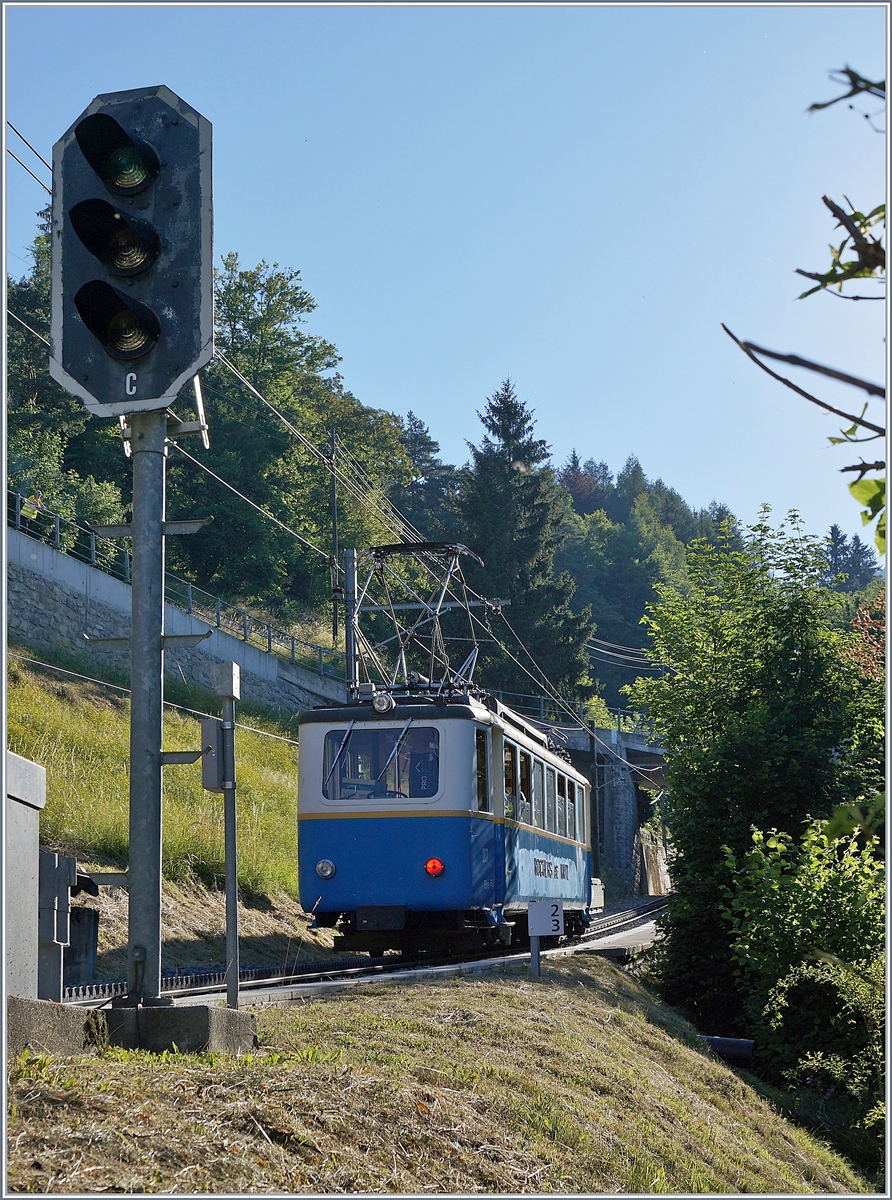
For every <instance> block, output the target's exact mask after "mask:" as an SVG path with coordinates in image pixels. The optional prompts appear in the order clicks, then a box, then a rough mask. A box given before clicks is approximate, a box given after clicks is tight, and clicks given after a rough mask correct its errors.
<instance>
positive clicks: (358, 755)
mask: <svg viewBox="0 0 892 1200" xmlns="http://www.w3.org/2000/svg"><path fill="white" fill-rule="evenodd" d="M380 695H381V693H379V696H380ZM376 707H377V708H378V709H380V711H376ZM300 743H301V752H300V768H299V795H298V820H299V826H298V856H299V879H300V898H301V903H302V905H303V907H304V909H305V910H306V911H307V912H312V913H313V914H314V916H315V919H316V923H317V924H319V925H326V926H335V925H336V926H337V927H338V934H339V936H338V937H337V939H336V945H338V946H339V947H340V948H342V949H364V950H372V951H380V950H385V949H403V950H412V949H443V950H459V949H468V948H473V947H478V946H485V945H488V944H494V943H497V942H502V943H507V944H510V943H511V942H516V941H523V940H525V939H526V936H527V933H526V911H527V905H528V903H529V902H530V901H531V900H541V899H548V898H556V899H560V900H562V901H563V905H564V913H565V928H566V929H567V932H568V933H573V932H577V931H579V930H581V929H582V928H583V927H584V926H585V925H586V924H587V923H588V920H589V903H590V897H591V853H590V843H589V838H590V819H589V788H588V783H587V781H586V780H585V778H584V777H583V776H582V775H581V774H579V773H578V772H577V771H576V770H574V768H573V767H572V766H571V765H570V763H569V762H567V761H564V760H563V759H562V758H561V757H559V756H558V755H557V754H555V753H554V752H553V751H552V750H551V749H549V746H548V743H547V739H546V738H545V736H544V735H543V734H542V733H541V732H540V731H539V730H538V729H536V728H535V727H534V726H533V725H531V724H530V723H529V722H527V721H525V720H523V718H521V717H519V716H518V715H517V714H515V713H513V712H511V710H510V709H507V708H505V707H504V706H503V705H501V704H499V703H498V702H497V701H495V700H492V699H489V698H487V699H486V703H483V702H482V701H481V699H479V698H476V697H474V696H470V695H465V696H458V697H453V698H452V699H450V700H449V701H446V702H442V701H438V700H437V699H436V697H431V696H430V695H414V696H413V695H405V696H399V695H398V696H396V697H394V696H391V695H388V696H387V697H386V699H384V700H383V701H379V703H378V705H377V706H373V704H372V703H371V702H370V700H367V701H365V702H354V703H351V704H346V705H341V706H337V707H332V708H320V709H314V710H312V711H309V712H306V713H304V714H303V716H302V718H301V733H300Z"/></svg>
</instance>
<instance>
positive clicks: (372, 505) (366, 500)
mask: <svg viewBox="0 0 892 1200" xmlns="http://www.w3.org/2000/svg"><path fill="white" fill-rule="evenodd" d="M216 358H217V359H218V361H219V362H221V363H222V364H223V366H224V367H226V368H227V369H228V370H229V371H231V372H232V374H233V375H234V376H235V377H236V379H238V380H239V381H240V382H241V383H242V384H243V385H244V386H245V387H246V388H248V390H249V391H250V392H251V393H252V394H253V395H255V396H256V397H257V399H258V400H260V401H261V403H263V404H264V405H266V407H267V408H268V409H269V410H270V412H271V413H273V414H274V416H276V417H277V418H278V419H279V420H280V421H281V422H282V424H283V425H284V426H285V428H286V429H288V430H289V432H290V433H292V434H293V435H294V437H296V438H297V440H298V441H299V442H300V443H301V445H302V446H303V447H304V448H305V449H306V450H308V451H309V452H310V453H311V454H313V455H314V456H315V457H316V458H317V459H318V460H319V461H320V462H322V463H323V464H324V465H325V466H326V468H327V469H328V470H331V471H333V472H334V473H335V477H336V478H337V479H338V480H339V482H341V483H342V484H343V485H344V486H345V487H346V488H347V489H348V491H349V492H350V493H351V494H352V495H353V496H354V497H355V498H356V499H357V500H358V501H359V502H360V503H361V504H362V505H364V506H365V507H366V508H367V509H368V510H369V511H370V512H372V513H373V515H377V516H378V517H379V519H381V520H382V521H383V522H384V524H385V525H386V526H387V527H388V528H389V529H390V530H391V531H392V532H394V533H396V534H397V536H399V537H402V536H403V529H402V527H401V523H400V522H399V521H397V520H395V519H394V515H393V514H392V513H391V512H387V511H385V510H384V509H382V507H381V506H380V505H379V504H378V503H377V502H376V501H375V500H374V499H373V498H370V497H368V496H367V495H364V494H363V493H362V491H361V490H360V489H359V488H358V487H357V485H356V484H355V483H354V482H353V480H352V479H351V478H350V476H349V475H348V474H347V473H346V472H345V471H343V470H341V469H340V468H339V467H338V465H337V463H334V464H333V463H332V462H331V459H330V457H329V455H327V454H326V453H325V452H324V451H323V450H321V449H320V448H319V447H318V446H316V445H315V444H314V443H313V442H312V441H311V440H310V438H308V437H307V436H306V434H305V433H303V432H302V431H301V430H300V429H298V428H297V426H296V425H295V424H294V423H293V422H292V421H290V420H289V419H288V418H287V417H286V416H285V414H284V413H282V412H281V411H280V410H279V409H278V408H276V406H275V405H274V404H272V403H271V402H270V401H269V400H267V398H266V396H264V395H263V393H262V392H260V391H259V390H258V389H257V388H256V387H255V386H254V384H253V383H251V382H250V380H248V379H246V378H245V376H244V375H243V374H242V373H241V371H240V370H239V369H238V367H236V366H235V365H234V364H233V363H232V362H230V361H229V359H228V358H227V357H226V355H225V354H222V353H221V352H220V351H218V352H217V354H216ZM418 540H421V539H420V538H419V539H418Z"/></svg>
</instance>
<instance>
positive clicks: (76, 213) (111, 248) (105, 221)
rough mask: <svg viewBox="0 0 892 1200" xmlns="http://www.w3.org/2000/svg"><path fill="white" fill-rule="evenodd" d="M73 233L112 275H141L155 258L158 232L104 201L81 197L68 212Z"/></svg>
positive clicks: (144, 222) (157, 246)
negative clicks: (126, 215)
mask: <svg viewBox="0 0 892 1200" xmlns="http://www.w3.org/2000/svg"><path fill="white" fill-rule="evenodd" d="M68 215H69V217H70V218H71V225H72V228H73V229H74V232H75V233H76V234H77V236H78V237H79V238H80V240H81V241H82V242H83V243H84V245H85V246H86V247H87V249H88V250H89V251H90V253H91V254H93V255H95V256H96V258H98V259H99V261H100V262H101V263H103V264H104V266H106V267H108V269H109V270H110V271H111V272H112V273H113V274H114V275H122V276H129V275H141V274H142V272H143V271H147V270H148V269H149V267H150V266H151V265H152V264H153V263H154V261H155V259H156V258H157V257H158V249H159V244H158V234H157V233H156V232H155V230H154V229H153V228H152V226H151V225H149V224H148V223H147V222H146V221H138V220H136V219H135V218H133V217H125V216H124V215H123V213H119V212H118V210H117V209H115V208H112V206H111V205H110V204H109V203H107V201H105V200H82V201H81V202H80V204H75V206H74V208H72V210H71V212H70V213H69V214H68Z"/></svg>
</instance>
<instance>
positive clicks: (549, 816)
mask: <svg viewBox="0 0 892 1200" xmlns="http://www.w3.org/2000/svg"><path fill="white" fill-rule="evenodd" d="M554 816H555V814H554V770H553V769H552V768H551V767H546V769H545V828H546V829H547V830H548V831H549V833H554V832H555V820H554Z"/></svg>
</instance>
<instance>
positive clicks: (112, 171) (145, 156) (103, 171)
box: [74, 113, 161, 196]
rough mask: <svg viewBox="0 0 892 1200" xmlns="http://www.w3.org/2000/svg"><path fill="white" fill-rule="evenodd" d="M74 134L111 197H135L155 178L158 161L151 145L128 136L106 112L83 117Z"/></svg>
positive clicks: (159, 164) (159, 167) (149, 185)
mask: <svg viewBox="0 0 892 1200" xmlns="http://www.w3.org/2000/svg"><path fill="white" fill-rule="evenodd" d="M74 136H75V137H76V138H77V144H78V145H79V146H80V148H81V150H82V151H83V154H84V158H85V159H86V160H87V162H88V163H89V164H90V166H91V167H92V168H93V170H94V171H95V172H96V174H97V175H98V176H99V178H100V179H101V180H102V182H103V183H104V184H105V186H106V187H107V188H108V190H109V191H110V192H112V193H113V194H114V195H115V196H135V195H137V194H138V193H139V192H144V191H145V190H146V188H150V187H151V186H152V184H153V183H154V182H155V180H156V179H157V178H158V174H159V172H160V170H161V160H160V159H159V158H158V155H157V153H156V152H155V149H154V147H152V146H150V145H149V143H148V142H146V141H143V140H142V138H136V137H132V136H131V135H130V134H129V133H128V132H127V131H126V130H125V129H124V128H123V127H122V126H121V125H119V124H118V122H117V121H116V120H115V119H114V117H110V116H109V115H108V113H93V114H92V115H91V116H89V117H84V119H83V121H81V122H80V123H79V124H78V126H77V128H76V129H75V131H74Z"/></svg>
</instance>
